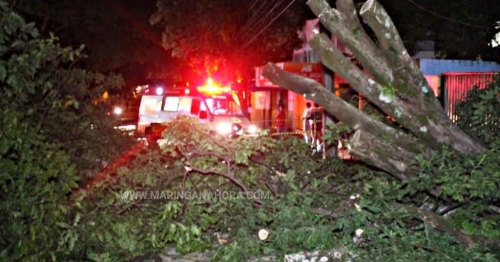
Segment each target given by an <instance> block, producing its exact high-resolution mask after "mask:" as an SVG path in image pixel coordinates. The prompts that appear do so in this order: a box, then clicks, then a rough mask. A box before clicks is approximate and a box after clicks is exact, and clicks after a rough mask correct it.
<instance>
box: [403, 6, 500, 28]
mask: <svg viewBox="0 0 500 262" xmlns="http://www.w3.org/2000/svg"><path fill="white" fill-rule="evenodd" d="M406 1H408V2H410V3H411V4H412V5H414V6H416V7H417V8H420V9H422V10H423V11H425V12H427V13H429V14H431V15H433V16H436V17H439V18H441V19H444V20H448V21H450V22H453V23H457V24H461V25H465V26H469V27H473V28H481V29H493V27H487V26H480V25H474V24H470V23H466V22H462V21H459V20H456V19H453V18H450V17H446V16H443V15H440V14H438V13H436V12H434V11H431V10H429V9H427V8H425V7H423V6H421V5H419V4H417V3H415V2H414V1H413V0H406Z"/></svg>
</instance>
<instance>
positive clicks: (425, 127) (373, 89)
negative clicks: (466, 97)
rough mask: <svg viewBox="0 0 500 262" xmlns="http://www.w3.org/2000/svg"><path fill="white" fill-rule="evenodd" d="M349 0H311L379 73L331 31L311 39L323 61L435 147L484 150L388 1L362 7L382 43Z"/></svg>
mask: <svg viewBox="0 0 500 262" xmlns="http://www.w3.org/2000/svg"><path fill="white" fill-rule="evenodd" d="M347 1H350V0H339V7H340V8H339V10H337V9H334V8H331V7H330V6H329V5H328V3H327V2H326V1H325V0H309V1H308V2H307V4H308V5H309V7H310V8H311V10H312V11H313V12H314V13H315V14H316V15H317V16H318V18H319V20H320V21H321V22H322V23H323V24H324V25H325V26H326V28H328V29H329V30H330V31H331V32H332V33H333V34H334V35H335V36H336V37H337V38H338V39H339V40H341V41H342V42H343V43H344V44H345V45H346V46H347V47H348V48H349V49H350V50H351V51H352V52H353V54H354V55H355V57H356V58H357V59H358V60H359V61H360V62H361V64H362V65H363V67H364V68H366V69H367V70H368V72H369V73H370V74H371V75H372V76H373V77H370V76H368V75H367V74H365V73H364V72H362V71H361V70H360V69H359V68H357V67H355V65H353V64H352V62H351V61H349V60H348V59H346V58H345V57H344V56H343V54H342V53H341V52H340V51H339V50H338V49H337V48H336V47H335V46H334V45H333V43H332V42H331V40H330V39H328V37H326V36H325V35H316V36H315V37H313V39H312V40H311V42H310V44H311V46H312V47H313V49H314V50H315V51H316V52H318V53H319V56H320V58H321V61H322V63H323V64H324V65H325V66H326V67H328V68H329V69H331V70H333V71H334V72H336V73H338V74H339V75H340V76H341V77H343V78H344V79H345V80H346V81H348V82H349V83H350V84H351V86H352V87H353V88H354V89H355V90H356V91H358V92H360V93H362V94H363V95H364V96H366V97H367V98H368V99H369V100H370V101H371V102H373V103H374V104H375V105H377V106H378V107H379V108H380V109H381V110H382V111H384V113H386V114H388V115H390V116H392V117H394V118H395V119H396V120H397V122H398V123H400V124H402V125H403V126H404V127H405V128H407V129H408V130H410V131H411V132H412V133H413V134H414V135H415V136H417V137H418V138H420V139H421V140H422V141H423V142H424V143H426V144H427V145H428V146H429V147H431V148H434V149H439V148H440V147H442V146H444V145H449V146H451V147H452V148H453V149H455V150H456V151H458V152H460V153H463V154H466V155H473V154H477V153H479V152H481V151H483V150H484V149H485V147H484V146H483V145H481V144H480V143H478V142H477V141H474V140H473V139H472V138H471V137H469V136H468V135H467V134H466V133H465V132H464V131H462V130H461V129H460V128H458V127H457V126H456V125H455V124H454V123H453V122H452V121H451V120H450V119H449V117H448V116H446V114H445V113H444V111H443V109H442V107H441V106H440V104H439V102H438V101H437V99H436V98H435V97H433V94H432V89H431V88H430V87H429V85H428V83H427V81H426V80H425V78H424V77H423V75H422V73H421V72H420V71H419V69H418V68H417V67H416V65H415V64H414V63H413V62H412V61H411V58H410V57H409V55H408V53H407V51H406V49H405V48H404V46H403V45H402V41H401V39H400V38H399V34H398V33H397V30H396V29H395V27H394V25H393V24H392V21H391V19H390V17H389V16H388V15H387V13H386V12H385V10H384V9H383V7H382V6H381V5H380V4H378V3H377V2H376V1H375V0H369V1H367V2H366V3H365V4H364V5H363V7H362V8H361V10H362V11H363V12H362V16H363V18H365V20H366V22H367V23H368V25H369V26H370V27H371V28H372V29H373V30H374V31H375V34H376V35H377V36H378V38H379V39H378V40H379V43H380V46H377V45H376V44H375V43H374V42H373V41H372V40H371V39H369V38H368V37H367V36H366V33H364V31H363V30H361V29H357V25H358V24H360V23H359V21H357V22H356V21H355V20H354V18H355V16H354V15H353V7H352V5H351V4H348V3H347ZM285 87H286V86H285Z"/></svg>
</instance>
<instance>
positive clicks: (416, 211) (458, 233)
mask: <svg viewBox="0 0 500 262" xmlns="http://www.w3.org/2000/svg"><path fill="white" fill-rule="evenodd" d="M394 205H395V206H396V207H399V208H402V209H404V210H406V211H408V213H409V214H410V215H412V216H415V217H416V218H419V219H421V220H422V221H424V222H425V223H426V224H427V225H429V226H431V227H432V228H434V229H437V230H441V231H444V232H447V233H449V234H451V235H453V236H454V237H455V238H456V239H457V241H458V242H459V243H460V244H461V245H462V246H463V247H465V248H466V249H471V248H474V247H475V246H476V245H482V246H486V247H488V248H489V249H490V250H492V251H496V250H500V239H495V238H490V237H482V236H475V235H472V234H470V233H467V232H465V231H464V230H462V229H459V228H456V227H454V226H452V225H451V224H450V223H449V222H448V221H447V220H446V219H445V218H443V217H442V216H440V215H438V214H436V213H434V212H430V211H425V210H422V209H420V208H418V207H414V206H409V205H404V204H398V203H395V204H394Z"/></svg>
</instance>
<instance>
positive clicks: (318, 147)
mask: <svg viewBox="0 0 500 262" xmlns="http://www.w3.org/2000/svg"><path fill="white" fill-rule="evenodd" d="M312 122H313V123H312V127H311V131H312V132H311V137H312V148H313V150H314V152H315V153H319V152H321V151H322V149H323V108H321V107H320V106H319V105H318V104H316V103H314V109H312Z"/></svg>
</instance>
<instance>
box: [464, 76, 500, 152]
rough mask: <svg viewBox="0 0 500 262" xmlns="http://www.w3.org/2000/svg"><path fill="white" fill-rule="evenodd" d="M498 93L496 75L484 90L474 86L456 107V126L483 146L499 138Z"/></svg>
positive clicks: (499, 89)
mask: <svg viewBox="0 0 500 262" xmlns="http://www.w3.org/2000/svg"><path fill="white" fill-rule="evenodd" d="M499 93H500V75H496V76H495V77H494V79H493V81H492V82H491V83H489V85H488V86H487V87H486V88H483V89H480V88H479V87H477V86H475V87H474V88H473V89H472V90H471V91H469V92H468V93H467V95H466V96H465V97H464V99H463V101H460V102H459V103H458V104H457V105H456V109H455V115H456V117H457V119H458V120H457V124H458V126H460V128H462V129H463V130H465V131H466V132H467V133H468V134H469V135H471V136H474V137H477V139H479V140H480V141H481V142H483V143H484V144H485V145H491V143H493V142H495V141H496V140H498V138H499V137H500V127H499V124H500V114H499V113H500V96H499Z"/></svg>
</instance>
